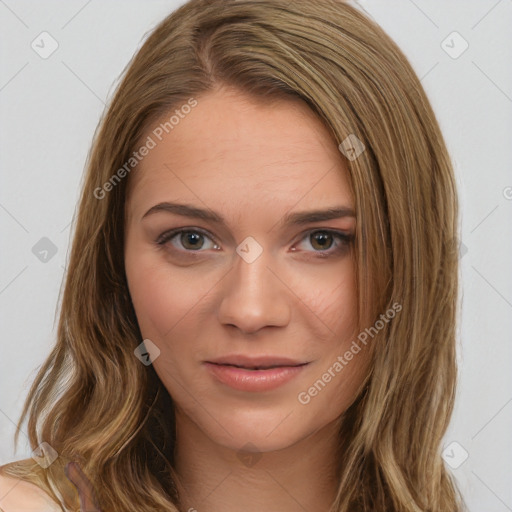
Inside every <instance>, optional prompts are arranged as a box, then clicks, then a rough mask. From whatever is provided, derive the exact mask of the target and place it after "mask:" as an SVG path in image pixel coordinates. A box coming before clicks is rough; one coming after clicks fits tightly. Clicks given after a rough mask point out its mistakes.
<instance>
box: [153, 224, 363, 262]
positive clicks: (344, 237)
mask: <svg viewBox="0 0 512 512" xmlns="http://www.w3.org/2000/svg"><path fill="white" fill-rule="evenodd" d="M182 233H198V234H201V235H203V236H205V237H207V238H209V239H210V240H211V241H212V242H213V243H214V244H215V245H219V244H218V242H217V241H216V240H215V238H213V237H212V236H211V235H210V234H209V233H208V232H206V231H204V230H203V229H200V228H178V229H173V230H170V231H166V232H164V233H162V234H161V235H160V236H159V237H158V238H157V239H156V241H155V243H156V244H157V246H158V247H159V248H164V246H165V245H166V244H167V243H168V242H170V241H171V240H172V239H173V238H175V237H176V236H177V235H181V234H182ZM315 233H326V234H329V235H333V237H335V238H336V237H337V238H338V240H339V243H338V246H337V247H336V246H335V247H334V249H332V248H330V249H328V250H325V251H321V250H320V251H312V252H313V253H316V254H315V257H319V258H327V257H330V256H335V255H337V254H341V253H343V252H345V251H346V250H347V249H348V247H349V246H350V245H351V243H352V242H353V240H354V235H352V234H347V233H343V232H340V231H335V230H332V229H313V230H310V231H307V232H306V233H305V234H304V236H303V237H302V238H301V239H300V242H302V241H303V240H304V239H306V238H307V237H308V236H311V235H313V234H315ZM333 243H334V245H335V242H333ZM173 249H174V250H175V251H176V252H182V253H186V254H194V255H196V254H198V253H201V252H204V251H201V250H200V249H198V250H196V251H193V250H187V249H176V248H173ZM306 252H307V251H306Z"/></svg>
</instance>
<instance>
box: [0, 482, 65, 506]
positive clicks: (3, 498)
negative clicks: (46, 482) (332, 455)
mask: <svg viewBox="0 0 512 512" xmlns="http://www.w3.org/2000/svg"><path fill="white" fill-rule="evenodd" d="M61 510H62V509H61V508H60V506H59V505H57V503H55V502H54V501H53V500H52V499H51V498H50V496H48V494H46V492H44V491H43V490H42V489H40V488H39V487H37V485H34V484H31V483H29V482H25V481H23V480H20V479H18V478H14V477H10V476H5V475H1V474H0V511H3V512H61Z"/></svg>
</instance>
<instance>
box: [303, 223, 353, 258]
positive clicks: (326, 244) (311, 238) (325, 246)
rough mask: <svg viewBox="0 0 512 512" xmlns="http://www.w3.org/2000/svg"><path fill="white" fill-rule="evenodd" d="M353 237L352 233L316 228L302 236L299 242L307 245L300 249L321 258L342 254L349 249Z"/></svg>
mask: <svg viewBox="0 0 512 512" xmlns="http://www.w3.org/2000/svg"><path fill="white" fill-rule="evenodd" d="M353 239H354V235H353V234H350V233H342V232H338V231H332V230H326V229H322V230H319V229H317V230H315V231H310V232H309V233H307V234H306V236H304V238H303V239H302V241H301V243H302V244H306V245H309V247H306V248H302V249H301V251H304V252H309V253H313V254H314V256H318V257H322V258H327V257H329V256H336V255H343V254H344V253H345V252H346V251H347V249H349V247H350V244H351V243H352V240H353ZM299 245H300V244H299ZM294 250H295V249H294Z"/></svg>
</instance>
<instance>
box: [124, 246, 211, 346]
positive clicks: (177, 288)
mask: <svg viewBox="0 0 512 512" xmlns="http://www.w3.org/2000/svg"><path fill="white" fill-rule="evenodd" d="M134 253H135V251H130V250H129V248H128V249H127V256H126V260H125V264H126V275H127V279H128V285H129V290H130V295H131V298H132V302H133V305H134V308H135V312H136V315H137V320H138V322H139V327H140V330H141V332H142V335H143V336H144V337H147V338H150V339H151V337H155V338H160V339H162V338H165V337H166V336H168V335H171V334H172V331H173V329H174V328H175V327H176V326H178V324H179V322H181V321H182V320H183V319H184V318H185V317H187V316H189V315H191V314H193V312H194V307H195V306H197V305H198V302H199V301H200V298H201V297H202V296H203V295H205V294H206V293H207V292H208V288H209V287H208V286H207V284H208V283H206V282H205V280H199V279H198V278H197V275H194V274H193V271H192V270H186V269H179V270H176V269H174V270H173V269H172V267H171V265H170V264H169V263H167V262H166V261H165V258H163V257H162V256H161V255H158V256H157V255H156V254H155V253H154V251H146V253H145V254H144V253H137V255H135V256H134Z"/></svg>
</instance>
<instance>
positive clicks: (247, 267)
mask: <svg viewBox="0 0 512 512" xmlns="http://www.w3.org/2000/svg"><path fill="white" fill-rule="evenodd" d="M267 254H268V252H267V251H263V252H262V254H261V255H260V256H259V257H258V258H257V259H256V260H255V261H252V262H251V263H248V262H247V261H245V260H244V259H243V258H242V257H240V256H239V255H238V254H237V253H235V254H234V256H233V258H234V263H233V268H232V269H231V272H229V273H228V275H227V276H226V279H225V280H223V287H222V289H221V294H222V300H221V303H220V306H219V311H218V318H219V321H220V322H221V323H222V324H223V325H231V326H234V327H237V328H238V329H239V330H240V331H242V332H243V333H245V334H255V333H257V332H258V331H259V330H260V329H262V328H263V327H270V326H272V327H284V326H286V325H287V324H288V323H289V321H290V317H291V310H290V300H289V299H290V297H289V296H290V292H289V290H288V288H287V287H286V286H285V285H284V284H283V282H282V280H281V279H280V277H279V273H278V272H276V270H273V269H272V268H271V267H272V265H271V262H270V261H269V260H270V258H268V257H267ZM269 264H270V265H269Z"/></svg>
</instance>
